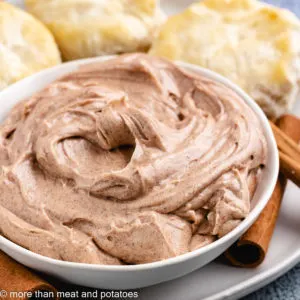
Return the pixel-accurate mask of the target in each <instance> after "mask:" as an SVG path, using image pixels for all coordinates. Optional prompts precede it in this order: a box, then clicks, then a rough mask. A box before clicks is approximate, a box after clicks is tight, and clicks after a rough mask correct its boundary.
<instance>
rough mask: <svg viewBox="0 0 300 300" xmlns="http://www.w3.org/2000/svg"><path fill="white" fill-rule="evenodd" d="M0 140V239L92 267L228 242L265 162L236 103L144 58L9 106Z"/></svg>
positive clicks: (71, 78) (261, 141) (120, 61)
mask: <svg viewBox="0 0 300 300" xmlns="http://www.w3.org/2000/svg"><path fill="white" fill-rule="evenodd" d="M0 137H1V139H0V147H1V151H0V165H1V177H0V231H1V233H2V235H4V236H5V237H7V238H9V239H10V240H12V241H13V242H15V243H17V244H19V245H21V246H23V247H25V248H28V249H30V250H31V251H34V252H36V253H40V254H42V255H45V256H49V257H53V258H57V259H61V260H67V261H76V262H85V263H95V264H124V263H125V264H140V263H148V262H153V261H159V260H163V259H167V258H170V257H174V256H177V255H180V254H183V253H186V252H189V251H192V250H194V249H197V248H199V247H202V246H204V245H206V244H209V243H211V242H213V241H214V240H215V239H217V238H218V237H221V236H223V235H225V234H227V233H228V232H229V231H231V230H232V229H233V228H235V227H236V226H237V225H238V224H239V223H240V222H241V221H242V220H243V219H244V218H245V217H246V216H247V215H248V213H249V210H250V201H251V199H252V196H253V193H254V191H255V189H256V186H257V184H258V182H259V181H260V177H261V174H262V172H264V171H263V169H262V165H264V164H265V162H266V158H267V145H266V140H265V136H264V133H263V130H262V127H261V124H260V121H259V120H258V118H257V116H256V114H255V113H254V112H253V111H252V109H251V108H250V107H248V105H247V104H246V103H245V102H244V101H243V100H242V99H241V98H240V97H239V96H238V95H237V94H236V93H235V92H233V91H232V90H231V89H229V88H227V87H226V86H224V85H222V84H220V83H218V82H215V81H213V80H210V79H208V78H205V77H201V76H199V75H197V74H194V73H189V72H187V71H185V70H184V69H181V68H179V67H177V66H176V65H175V64H173V63H171V62H168V61H166V60H163V59H160V58H155V57H152V56H148V55H146V54H127V55H124V56H120V57H118V58H115V59H111V60H108V61H103V62H99V63H94V64H92V65H84V66H81V67H80V68H79V69H78V70H77V71H76V72H74V73H71V74H69V75H66V76H65V77H63V78H60V79H58V80H57V81H55V82H53V83H51V84H50V85H49V86H48V87H46V88H45V89H44V90H42V91H40V92H38V93H37V94H35V95H34V96H32V98H30V99H28V100H26V101H24V102H22V103H20V104H19V105H17V106H16V107H15V108H14V109H13V110H12V111H11V113H10V115H9V116H8V117H7V119H6V121H5V122H4V124H2V126H1V128H0Z"/></svg>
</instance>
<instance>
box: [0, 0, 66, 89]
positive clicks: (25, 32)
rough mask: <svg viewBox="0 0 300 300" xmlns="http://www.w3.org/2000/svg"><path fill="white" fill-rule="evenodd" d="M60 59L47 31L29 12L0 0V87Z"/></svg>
mask: <svg viewBox="0 0 300 300" xmlns="http://www.w3.org/2000/svg"><path fill="white" fill-rule="evenodd" d="M60 62H61V61H60V54H59V51H58V48H57V46H56V43H55V41H54V38H53V36H52V34H51V33H50V32H49V30H48V29H47V28H46V27H45V26H44V25H43V24H41V23H40V21H38V20H36V19H35V18H34V17H33V16H31V15H29V14H28V13H26V12H24V11H22V10H20V9H18V8H16V7H14V6H12V5H10V4H8V3H5V2H1V1H0V90H2V89H3V88H5V87H6V86H8V85H9V84H12V83H14V82H16V81H17V80H20V79H22V78H24V77H26V76H29V75H31V74H32V73H35V72H37V71H40V70H41V69H45V68H48V67H51V66H54V65H57V64H59V63H60Z"/></svg>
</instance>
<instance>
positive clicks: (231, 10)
mask: <svg viewBox="0 0 300 300" xmlns="http://www.w3.org/2000/svg"><path fill="white" fill-rule="evenodd" d="M299 41H300V22H299V20H298V19H297V17H296V16H295V15H294V14H292V13H291V12H289V11H287V10H283V9H279V8H276V7H273V6H270V5H267V4H263V3H261V2H259V1H256V0H205V1H203V2H200V3H195V4H193V5H192V6H190V7H189V8H187V9H186V10H185V11H184V12H182V13H181V14H178V15H175V16H172V17H170V18H169V19H168V21H167V22H166V23H165V24H164V25H163V26H162V27H161V30H160V32H159V34H158V37H157V39H156V40H155V41H154V43H153V47H152V49H151V51H150V53H151V54H153V55H159V56H163V57H166V58H170V59H173V60H183V61H187V62H189V63H193V64H198V65H200V66H203V67H205V68H208V69H211V70H214V71H216V72H218V73H220V74H222V75H224V76H226V77H228V78H229V79H231V80H232V81H234V82H235V83H237V84H238V85H239V86H240V87H241V88H243V89H244V90H245V91H246V92H248V94H250V96H252V98H254V99H255V100H256V102H257V103H258V104H259V105H260V106H261V108H262V109H263V110H264V111H265V112H266V114H267V115H268V116H270V117H276V116H279V115H281V114H282V113H284V112H286V111H287V110H290V109H291V108H292V106H293V104H294V102H295V100H296V98H297V96H298V94H299V89H300V43H299Z"/></svg>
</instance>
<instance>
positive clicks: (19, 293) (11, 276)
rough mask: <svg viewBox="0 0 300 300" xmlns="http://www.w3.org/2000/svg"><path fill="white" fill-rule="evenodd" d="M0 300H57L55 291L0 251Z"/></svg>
mask: <svg viewBox="0 0 300 300" xmlns="http://www.w3.org/2000/svg"><path fill="white" fill-rule="evenodd" d="M0 290H1V291H0V299H9V300H10V299H57V291H56V289H55V288H54V287H53V286H51V285H50V284H48V283H47V282H45V281H44V280H43V279H41V278H40V277H39V276H37V275H36V274H34V273H33V272H31V271H30V270H29V269H27V268H26V267H24V266H22V265H21V264H19V263H17V262H16V261H14V260H13V259H11V258H10V257H8V256H7V255H6V254H4V253H3V252H1V251H0Z"/></svg>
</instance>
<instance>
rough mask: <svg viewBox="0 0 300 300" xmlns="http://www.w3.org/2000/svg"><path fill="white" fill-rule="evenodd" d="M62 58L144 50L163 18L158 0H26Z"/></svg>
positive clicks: (69, 58) (28, 7)
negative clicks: (47, 31) (53, 41)
mask: <svg viewBox="0 0 300 300" xmlns="http://www.w3.org/2000/svg"><path fill="white" fill-rule="evenodd" d="M26 7H27V9H28V10H29V11H30V12H31V13H32V14H34V15H35V16H36V17H38V18H39V19H40V20H42V21H43V22H44V23H45V24H46V25H47V26H48V28H49V29H50V30H51V31H52V33H53V34H54V36H55V38H56V41H57V43H58V45H59V47H60V49H61V52H62V55H63V58H64V59H65V60H72V59H78V58H85V57H94V56H98V55H106V54H119V53H124V52H135V51H146V50H148V49H149V47H150V45H151V42H152V39H153V35H154V33H155V31H156V29H157V27H158V26H159V25H160V24H161V23H162V22H163V21H164V19H165V18H164V16H163V13H162V12H161V10H160V8H159V1H158V0H109V1H99V0H64V1H61V0H43V1H40V0H26Z"/></svg>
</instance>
